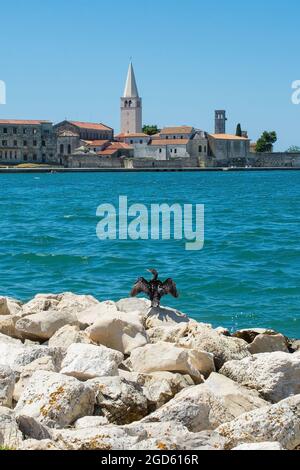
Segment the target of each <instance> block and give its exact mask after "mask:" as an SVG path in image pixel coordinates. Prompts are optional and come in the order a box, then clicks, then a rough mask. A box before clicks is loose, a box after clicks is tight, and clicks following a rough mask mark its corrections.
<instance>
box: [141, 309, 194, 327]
mask: <svg viewBox="0 0 300 470" xmlns="http://www.w3.org/2000/svg"><path fill="white" fill-rule="evenodd" d="M189 322H192V323H193V320H190V319H189V317H188V316H187V315H185V314H184V313H182V312H179V310H176V309H173V308H169V307H152V308H151V309H150V310H149V311H148V313H147V315H146V318H145V324H146V329H149V328H154V327H156V326H167V325H176V324H178V323H179V324H180V323H189Z"/></svg>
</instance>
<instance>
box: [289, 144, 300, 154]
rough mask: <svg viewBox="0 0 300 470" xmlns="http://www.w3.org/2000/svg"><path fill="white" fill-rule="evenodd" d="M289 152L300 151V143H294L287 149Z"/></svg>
mask: <svg viewBox="0 0 300 470" xmlns="http://www.w3.org/2000/svg"><path fill="white" fill-rule="evenodd" d="M287 152H288V153H300V147H298V145H292V146H291V147H289V148H288V149H287Z"/></svg>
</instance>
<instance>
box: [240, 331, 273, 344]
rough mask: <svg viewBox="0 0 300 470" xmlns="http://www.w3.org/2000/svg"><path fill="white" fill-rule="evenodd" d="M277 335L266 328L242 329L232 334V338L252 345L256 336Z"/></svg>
mask: <svg viewBox="0 0 300 470" xmlns="http://www.w3.org/2000/svg"><path fill="white" fill-rule="evenodd" d="M277 334H278V333H277V332H276V331H274V330H270V329H267V328H251V329H244V330H238V331H236V332H235V333H233V335H232V336H234V337H235V338H239V339H243V340H244V341H247V343H249V344H250V343H252V341H254V340H255V338H256V336H258V335H277Z"/></svg>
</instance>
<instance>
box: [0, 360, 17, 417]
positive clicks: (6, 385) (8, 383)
mask: <svg viewBox="0 0 300 470" xmlns="http://www.w3.org/2000/svg"><path fill="white" fill-rule="evenodd" d="M0 361H1V358H0ZM15 380H16V377H15V374H14V372H13V371H12V369H11V368H10V367H8V366H5V365H1V364H0V406H2V407H3V406H6V407H7V408H11V407H12V397H13V392H14V387H15Z"/></svg>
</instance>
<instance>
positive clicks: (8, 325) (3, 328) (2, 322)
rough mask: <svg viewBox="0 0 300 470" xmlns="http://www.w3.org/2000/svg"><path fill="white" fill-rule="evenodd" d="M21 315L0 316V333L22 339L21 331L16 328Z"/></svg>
mask: <svg viewBox="0 0 300 470" xmlns="http://www.w3.org/2000/svg"><path fill="white" fill-rule="evenodd" d="M18 320H19V317H17V316H16V315H1V316H0V333H2V334H3V335H7V336H10V337H12V338H17V339H21V338H22V335H21V333H20V332H19V331H18V330H17V329H16V323H17V321H18Z"/></svg>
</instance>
